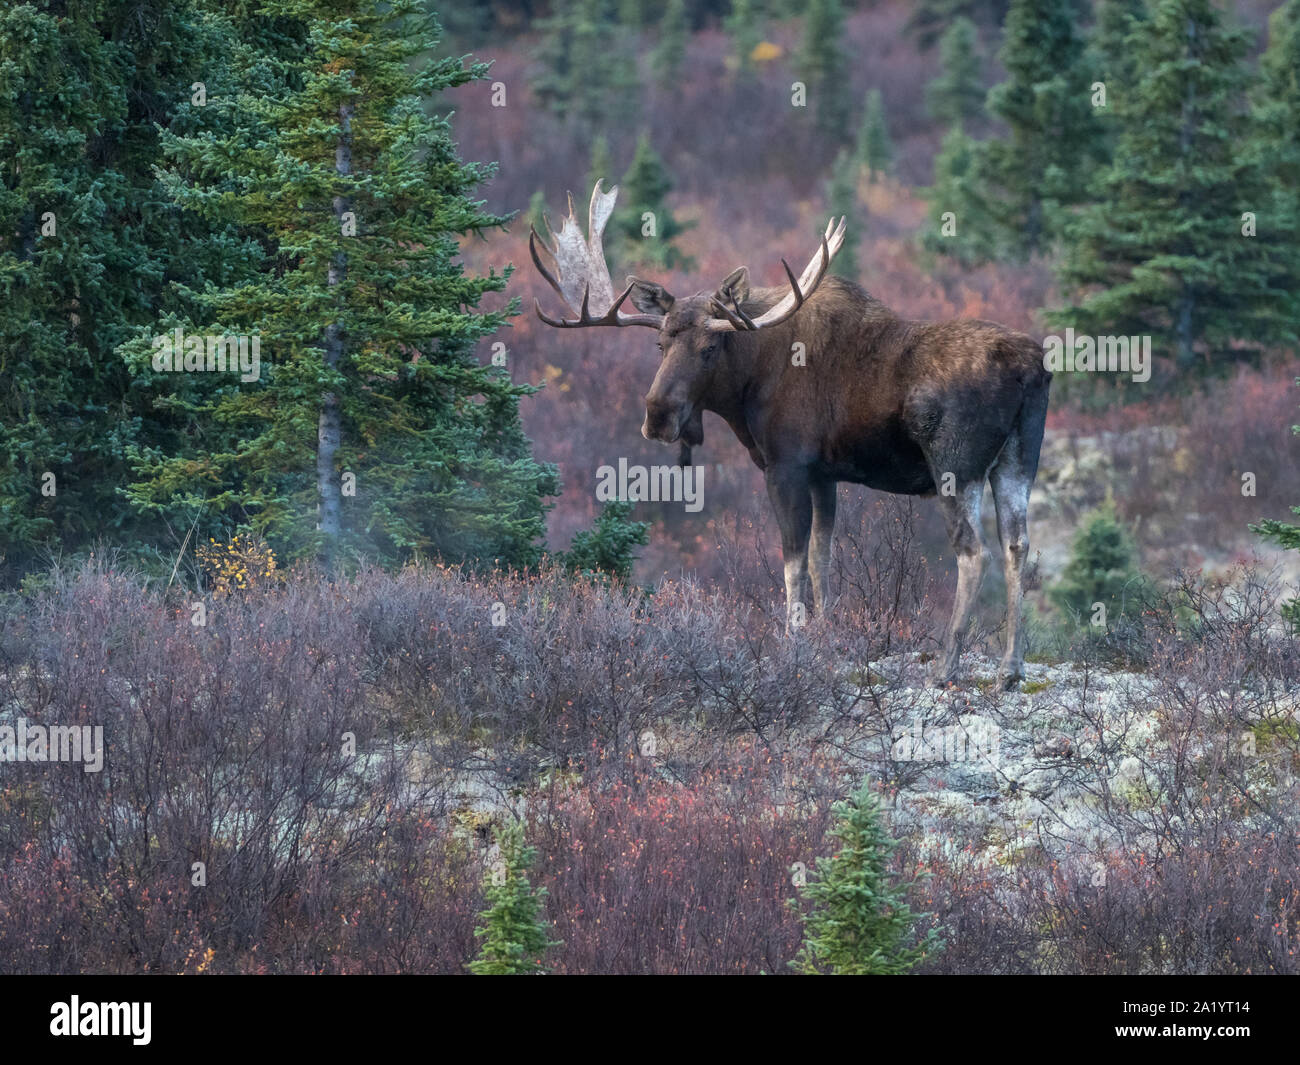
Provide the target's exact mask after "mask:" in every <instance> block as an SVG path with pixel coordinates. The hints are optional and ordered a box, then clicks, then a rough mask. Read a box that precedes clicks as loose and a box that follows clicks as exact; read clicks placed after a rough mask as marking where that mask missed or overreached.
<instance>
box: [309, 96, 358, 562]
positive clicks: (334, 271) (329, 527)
mask: <svg viewBox="0 0 1300 1065" xmlns="http://www.w3.org/2000/svg"><path fill="white" fill-rule="evenodd" d="M339 128H340V136H339V143H338V147H337V148H336V149H335V151H334V169H335V170H336V171H337V172H338V173H339V174H350V173H352V104H350V103H345V104H343V105H342V106H340V107H339ZM333 206H334V218H335V221H336V222H337V223H338V226H339V232H340V233H341V232H342V227H343V214H344V212H345V211H347V210H348V200H347V197H345V196H335V197H334V202H333ZM347 272H348V259H347V256H346V255H345V254H344V253H343V252H339V253H338V254H337V255H335V256H334V258H333V260H331V262H330V267H329V275H328V284H329V286H330V288H334V287H335V286H337V285H341V284H342V283H343V280H344V278H346V277H347ZM324 356H325V365H326V366H328V367H329V368H330V369H332V370H333V369H337V368H338V365H339V363H340V362H342V361H343V326H342V323H340V322H337V321H336V322H331V323H330V324H329V326H327V327H326V329H325V344H324ZM342 438H343V416H342V412H341V411H340V409H339V400H338V396H336V395H335V394H334V393H333V392H326V393H325V394H324V395H323V396H322V397H321V408H320V422H319V426H318V432H317V439H316V491H317V495H318V496H319V499H320V504H319V505H320V526H319V528H320V531H321V532H322V533H323V534H324V543H323V544H322V545H321V561H322V562H323V563H325V564H327V565H328V564H329V563H331V562H332V561H333V560H334V554H335V551H336V549H337V547H338V541H339V534H340V531H341V528H342V513H341V512H342V499H341V493H340V487H339V478H338V474H337V472H336V471H335V469H334V459H335V456H336V455H337V454H338V450H339V445H340V443H341V442H342Z"/></svg>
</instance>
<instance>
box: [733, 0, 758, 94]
mask: <svg viewBox="0 0 1300 1065" xmlns="http://www.w3.org/2000/svg"><path fill="white" fill-rule="evenodd" d="M724 24H725V26H726V30H727V33H728V34H729V35H730V36H731V48H732V53H733V55H734V58H735V65H736V70H737V71H738V72H739V73H740V76H741V77H742V78H749V77H751V76H752V75H753V73H754V49H755V48H757V47H758V46H759V44H760V42H761V41H762V40H763V12H762V3H761V0H731V12H730V14H728V15H727V17H726V19H725V20H724Z"/></svg>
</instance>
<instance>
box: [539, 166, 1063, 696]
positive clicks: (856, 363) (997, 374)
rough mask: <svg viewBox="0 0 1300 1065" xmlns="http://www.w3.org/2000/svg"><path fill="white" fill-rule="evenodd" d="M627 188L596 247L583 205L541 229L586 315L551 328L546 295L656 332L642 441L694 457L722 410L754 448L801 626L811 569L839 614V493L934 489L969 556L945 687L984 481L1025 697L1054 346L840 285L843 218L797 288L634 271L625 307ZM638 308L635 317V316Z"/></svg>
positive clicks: (589, 317) (596, 203)
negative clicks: (1036, 493)
mask: <svg viewBox="0 0 1300 1065" xmlns="http://www.w3.org/2000/svg"><path fill="white" fill-rule="evenodd" d="M617 195H618V188H617V186H615V187H614V188H612V189H610V191H609V192H604V191H603V190H602V188H601V183H600V182H599V181H598V182H596V186H595V188H594V189H593V191H592V194H591V207H590V212H589V219H588V236H587V237H585V238H584V237H583V235H582V231H581V228H580V226H579V224H578V221H577V219H576V218H575V216H574V211H573V200H572V198H570V200H569V215H568V217H567V218H566V219H565V220H564V222H563V224H562V226H561V228H560V232H559V233H558V234H555V233H553V232H552V234H551V241H550V243H548V242H547V241H546V240H545V239H543V238H540V237H539V235H538V233H537V231H536V229H534V230H533V231H532V233H531V234H530V237H529V250H530V252H531V254H532V258H533V262H534V264H535V265H536V266H537V269H538V270H539V271H540V273H541V275H542V276H543V277H544V278H545V279H546V281H547V282H548V283H549V284H550V285H551V287H552V288H553V289H555V291H556V292H557V293H559V295H560V297H561V298H562V299H563V300H564V302H565V303H566V304H567V305H568V307H569V311H570V313H571V314H574V315H576V317H573V318H552V317H550V316H548V315H547V314H546V313H545V312H544V311H543V310H542V307H541V304H540V302H538V303H537V304H536V309H537V314H538V317H539V318H541V319H542V321H544V322H545V323H547V324H548V325H552V326H556V327H558V328H562V329H577V328H584V327H587V326H600V325H608V326H625V325H640V326H648V327H649V328H651V329H654V330H657V332H658V334H659V350H660V351H661V352H662V361H661V363H660V365H659V372H658V373H657V374H655V378H654V382H653V383H652V384H651V385H650V391H649V392H647V393H646V397H645V422H644V423H643V424H642V426H641V432H642V434H643V435H644V436H645V437H646V439H648V440H659V441H662V442H663V443H667V444H671V443H673V442H678V443H679V446H680V447H681V461H682V462H683V463H689V461H690V448H691V447H692V446H694V445H698V444H700V443H702V442H703V423H702V413H703V412H704V411H712V412H713V413H714V414H717V415H718V416H719V417H721V418H722V419H723V420H724V421H725V422H726V423H727V424H728V425H729V426H731V430H732V432H734V433H735V434H736V436H737V438H739V440H740V442H741V443H742V444H743V445H744V446H745V447H746V448H748V449H749V454H750V456H751V457H752V458H753V460H754V463H755V464H756V465H757V466H758V468H759V469H761V470H762V471H763V474H764V477H765V478H766V481H767V491H768V496H769V498H770V499H771V501H772V506H773V508H774V510H775V512H776V517H777V521H778V524H779V526H780V530H781V550H782V555H783V558H784V562H785V590H786V605H787V620H788V622H789V621H793V622H794V623H795V624H796V625H797V622H798V620H799V619H800V618H801V617H802V612H803V611H804V610H805V607H804V605H803V604H804V603H805V602H806V592H807V586H808V575H809V572H808V571H809V562H810V561H811V564H812V566H811V568H812V593H813V605H814V607H815V609H816V610H817V612H818V614H820V615H825V613H826V611H827V608H828V605H829V603H830V588H829V569H830V552H831V536H832V532H833V530H834V526H835V502H836V492H837V485H838V482H840V481H850V482H852V483H854V484H863V485H868V486H869V487H871V488H876V489H879V490H881V491H885V492H893V493H896V494H901V495H916V496H929V495H933V496H935V497H936V499H937V500H938V503H939V506H940V508H941V509H942V511H943V516H944V520H945V522H946V523H947V529H948V537H949V540H950V541H951V543H952V547H953V551H954V552H955V553H956V556H957V598H956V602H955V604H954V606H953V611H952V618H951V620H950V622H949V624H948V628H947V632H946V638H945V641H944V647H943V652H942V654H941V655H940V656H939V657H938V658H937V659H936V660H935V662H934V665H933V667H932V671H931V681H932V682H933V683H936V684H940V685H942V684H947V683H948V682H949V681H950V680H952V678H953V677H954V675H955V673H956V671H957V665H958V661H959V658H960V653H961V642H962V636H963V633H964V631H965V627H966V621H967V618H968V616H969V614H970V611H971V608H972V606H973V604H974V602H975V596H976V593H977V591H978V589H979V584H980V580H981V578H982V577H983V571H984V547H983V542H982V538H981V535H980V505H981V502H982V500H983V496H984V482H985V481H986V480H987V481H988V482H989V484H990V486H991V487H992V491H993V502H994V506H995V508H996V511H997V527H998V539H999V540H1000V542H1001V545H1002V551H1003V556H1004V559H1005V567H1006V585H1007V638H1006V653H1005V654H1004V656H1003V659H1002V664H1001V668H1000V670H999V681H1000V683H1001V685H1002V686H1003V687H1005V688H1013V687H1015V686H1016V684H1017V683H1018V682H1019V681H1020V679H1021V673H1022V668H1023V660H1024V659H1023V651H1022V646H1021V642H1022V634H1021V626H1020V607H1021V594H1022V579H1023V569H1024V564H1025V559H1026V557H1027V555H1028V553H1029V529H1028V519H1027V511H1028V506H1029V491H1030V488H1031V486H1032V485H1033V483H1034V477H1035V475H1036V474H1037V472H1038V452H1039V448H1040V446H1041V444H1042V440H1043V424H1044V421H1045V419H1046V416H1047V395H1048V389H1049V387H1050V384H1051V374H1050V373H1049V372H1048V371H1047V369H1046V368H1045V366H1044V363H1043V349H1042V345H1041V344H1039V343H1038V342H1037V341H1035V340H1033V339H1032V338H1030V337H1029V336H1026V335H1025V334H1023V333H1018V332H1015V331H1013V330H1011V329H1007V328H1005V327H1003V326H1000V325H997V324H995V323H993V322H984V321H970V320H961V321H947V322H915V321H908V320H906V319H903V318H900V317H898V316H897V315H895V314H894V313H892V312H891V311H890V310H889V309H888V308H886V307H885V305H884V304H883V303H881V302H880V301H879V300H877V299H876V298H875V297H874V296H872V295H870V294H869V293H868V292H866V291H865V290H864V289H863V288H861V287H860V286H858V285H856V284H854V283H853V282H852V281H846V280H843V279H841V278H838V277H833V276H831V277H828V276H827V269H828V268H829V266H830V263H831V260H832V258H833V257H834V256H835V254H836V252H838V251H839V249H840V248H841V246H842V245H843V243H844V228H845V221H844V219H840V221H839V224H838V225H836V223H835V222H834V221H832V222H831V223H830V224H829V225H828V226H827V227H826V231H825V233H824V235H823V236H822V238H821V245H820V247H819V248H818V249H817V251H816V252H815V253H814V254H813V257H812V260H811V261H810V262H809V264H808V266H807V267H806V268H805V270H804V271H803V273H802V274H801V275H800V276H799V277H796V276H795V274H794V271H793V270H791V269H790V266H789V264H788V263H787V262H786V261H785V260H784V259H782V260H781V263H782V265H783V266H784V267H785V272H786V276H787V278H788V279H789V285H788V287H786V286H781V287H778V288H751V287H750V284H749V271H748V269H747V268H746V267H743V266H742V267H741V268H740V269H738V270H736V271H734V272H733V273H732V274H730V275H729V276H728V277H727V278H726V279H725V280H723V282H722V283H721V284H720V285H719V286H718V287H717V289H715V290H714V291H712V292H698V293H696V294H695V295H693V296H683V297H676V296H673V295H672V294H671V293H669V292H668V291H666V290H665V289H664V288H663V287H662V286H661V285H658V284H655V283H654V282H653V281H644V280H642V279H640V278H637V277H629V278H628V279H627V287H626V288H624V289H623V291H622V292H621V294H619V295H618V296H617V297H615V295H614V289H613V285H612V284H611V282H610V277H609V267H608V266H607V265H606V262H605V254H604V248H603V244H602V234H603V233H604V229H605V224H606V223H607V222H608V221H609V218H610V215H611V213H612V212H613V209H614V201H615V198H616V197H617ZM548 228H549V227H548ZM539 245H540V250H539ZM629 300H630V301H631V303H632V306H633V307H634V308H635V309H636V312H637V313H635V314H632V313H627V312H625V311H624V310H623V305H624V304H625V303H627V302H628V301H629ZM799 345H802V347H799ZM792 352H803V353H805V354H804V357H803V358H799V357H796V356H794V355H792Z"/></svg>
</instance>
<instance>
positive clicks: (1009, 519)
mask: <svg viewBox="0 0 1300 1065" xmlns="http://www.w3.org/2000/svg"><path fill="white" fill-rule="evenodd" d="M1013 443H1014V441H1013ZM1008 452H1010V453H1009V454H1006V455H1004V457H1003V458H1002V460H1001V461H999V463H998V464H997V465H996V466H995V467H994V468H993V470H992V472H991V473H990V474H989V483H990V485H991V486H992V488H993V505H994V507H995V508H996V510H997V516H998V540H999V542H1000V543H1001V544H1002V559H1003V565H1004V567H1005V569H1006V576H1007V648H1006V653H1005V654H1004V655H1003V656H1002V665H1001V667H1000V668H999V670H998V683H999V686H1000V687H1002V688H1003V689H1005V690H1010V689H1012V688H1014V687H1015V686H1016V685H1017V684H1019V683H1020V681H1021V679H1022V677H1023V675H1024V663H1025V659H1024V646H1023V640H1024V633H1023V631H1022V629H1021V619H1020V611H1021V601H1022V599H1023V596H1024V569H1025V560H1026V559H1027V558H1028V557H1029V516H1028V515H1029V485H1030V478H1029V477H1027V476H1026V475H1025V470H1024V469H1023V467H1022V466H1021V465H1020V463H1019V461H1018V458H1019V454H1018V449H1015V448H1012V447H1010V445H1009V446H1008Z"/></svg>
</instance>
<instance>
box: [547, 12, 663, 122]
mask: <svg viewBox="0 0 1300 1065" xmlns="http://www.w3.org/2000/svg"><path fill="white" fill-rule="evenodd" d="M538 25H539V28H540V29H541V31H542V41H541V46H540V48H539V58H540V59H541V61H542V68H541V73H540V74H539V75H538V77H537V78H536V79H535V80H534V82H533V91H534V93H535V94H536V96H537V99H538V100H539V101H540V102H541V103H542V104H543V105H545V106H546V107H547V108H549V109H550V110H551V111H552V112H553V113H554V114H556V115H558V116H560V117H562V118H564V119H565V120H566V121H568V122H569V123H570V124H571V125H572V126H573V127H574V128H575V129H576V131H577V132H578V133H579V134H580V135H583V136H587V137H590V136H593V135H594V134H595V133H596V132H597V131H598V130H601V129H606V128H608V127H609V126H611V125H613V124H615V123H617V122H621V121H624V120H626V119H628V118H630V117H632V115H633V114H634V113H635V110H636V104H637V83H636V55H635V53H634V52H633V51H632V49H633V48H634V47H635V41H634V39H633V36H632V34H630V33H626V32H621V31H622V30H624V27H623V26H622V25H621V24H620V21H619V12H618V11H617V10H616V8H615V5H614V0H555V3H554V5H553V6H552V10H551V15H550V17H549V18H546V19H542V20H540V21H539V23H538Z"/></svg>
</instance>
